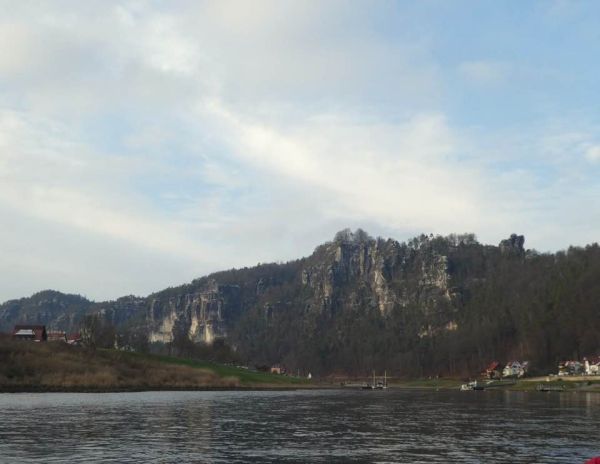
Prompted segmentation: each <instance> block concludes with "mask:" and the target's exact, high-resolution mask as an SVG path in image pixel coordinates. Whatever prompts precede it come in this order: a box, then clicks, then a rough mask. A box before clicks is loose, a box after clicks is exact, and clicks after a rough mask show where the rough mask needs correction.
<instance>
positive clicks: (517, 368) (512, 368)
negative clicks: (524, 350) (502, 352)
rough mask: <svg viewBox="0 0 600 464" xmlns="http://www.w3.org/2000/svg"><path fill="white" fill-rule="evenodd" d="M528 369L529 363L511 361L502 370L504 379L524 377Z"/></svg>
mask: <svg viewBox="0 0 600 464" xmlns="http://www.w3.org/2000/svg"><path fill="white" fill-rule="evenodd" d="M528 367H529V361H510V362H509V363H507V364H506V366H504V369H502V377H518V378H520V377H523V376H524V375H525V374H526V373H527V369H528Z"/></svg>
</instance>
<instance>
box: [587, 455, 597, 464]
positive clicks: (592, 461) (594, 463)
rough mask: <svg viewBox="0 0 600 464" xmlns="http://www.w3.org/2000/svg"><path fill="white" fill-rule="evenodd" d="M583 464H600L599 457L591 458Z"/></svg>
mask: <svg viewBox="0 0 600 464" xmlns="http://www.w3.org/2000/svg"><path fill="white" fill-rule="evenodd" d="M585 464H600V456H599V457H595V458H592V459H590V460H589V461H585Z"/></svg>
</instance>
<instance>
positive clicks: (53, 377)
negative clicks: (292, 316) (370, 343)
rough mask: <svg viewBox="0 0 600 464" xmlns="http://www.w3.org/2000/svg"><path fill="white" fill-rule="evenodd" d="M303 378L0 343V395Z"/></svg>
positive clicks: (274, 384)
mask: <svg viewBox="0 0 600 464" xmlns="http://www.w3.org/2000/svg"><path fill="white" fill-rule="evenodd" d="M303 385H307V382H306V381H305V380H304V379H298V378H293V377H286V376H280V375H274V374H268V373H261V372H253V371H249V370H245V369H241V368H236V367H232V366H224V365H218V364H212V363H208V362H202V361H193V360H188V359H181V358H175V357H169V356H155V355H144V354H137V353H130V352H124V351H117V350H88V349H86V348H82V347H72V346H68V345H66V344H64V343H34V342H26V341H15V340H11V339H5V340H0V391H5V392H6V391H129V390H131V391H136V390H186V389H192V390H194V389H230V388H232V389H234V388H293V387H298V386H303Z"/></svg>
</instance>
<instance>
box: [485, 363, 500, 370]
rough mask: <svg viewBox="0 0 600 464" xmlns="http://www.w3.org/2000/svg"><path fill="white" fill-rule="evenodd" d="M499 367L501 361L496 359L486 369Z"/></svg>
mask: <svg viewBox="0 0 600 464" xmlns="http://www.w3.org/2000/svg"><path fill="white" fill-rule="evenodd" d="M499 367H500V363H499V362H498V361H494V362H492V363H491V364H490V365H489V366H488V367H487V369H486V370H488V371H494V370H496V369H498V368H499Z"/></svg>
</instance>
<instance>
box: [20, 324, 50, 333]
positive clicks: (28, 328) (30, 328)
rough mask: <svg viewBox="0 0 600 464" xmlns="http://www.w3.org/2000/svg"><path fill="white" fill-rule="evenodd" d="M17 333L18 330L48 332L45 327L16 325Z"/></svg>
mask: <svg viewBox="0 0 600 464" xmlns="http://www.w3.org/2000/svg"><path fill="white" fill-rule="evenodd" d="M14 330H15V332H16V331H18V330H46V326H45V325H33V324H18V325H15V329H14Z"/></svg>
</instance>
